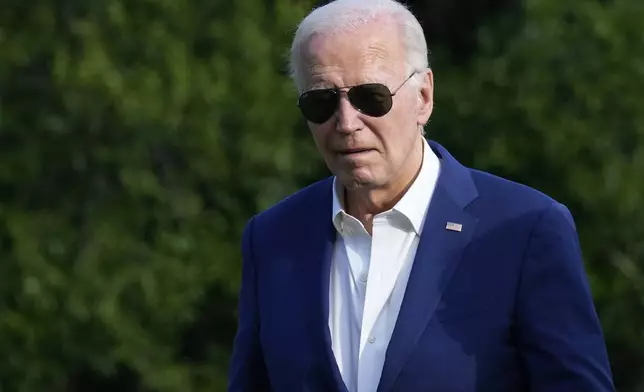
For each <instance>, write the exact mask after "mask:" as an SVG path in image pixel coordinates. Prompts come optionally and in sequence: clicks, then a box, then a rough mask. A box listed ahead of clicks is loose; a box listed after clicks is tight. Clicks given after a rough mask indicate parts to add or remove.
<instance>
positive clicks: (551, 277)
mask: <svg viewBox="0 0 644 392" xmlns="http://www.w3.org/2000/svg"><path fill="white" fill-rule="evenodd" d="M523 262H524V264H523V266H522V275H521V282H520V286H519V290H518V302H517V317H518V325H517V326H518V329H517V331H518V332H517V334H518V336H517V337H518V342H519V350H520V354H521V359H522V361H523V362H524V365H525V369H526V370H527V373H528V379H529V386H530V388H529V389H528V390H529V391H531V392H609V391H611V392H612V391H614V390H615V389H614V386H613V381H612V376H611V370H610V364H609V361H608V356H607V353H606V346H605V342H604V337H603V332H602V329H601V325H600V322H599V319H598V316H597V313H596V311H595V307H594V303H593V298H592V295H591V291H590V287H589V283H588V280H587V277H586V272H585V270H584V266H583V260H582V256H581V250H580V246H579V240H578V236H577V232H576V229H575V224H574V221H573V218H572V216H571V214H570V212H569V211H568V209H567V208H566V207H565V206H563V205H561V204H558V203H555V204H553V205H552V206H551V207H550V208H548V209H547V210H546V211H545V212H544V213H543V215H542V216H541V218H540V220H539V222H538V223H537V224H536V226H535V227H534V229H533V232H532V235H531V238H530V240H529V244H528V247H527V249H526V253H525V258H524V261H523Z"/></svg>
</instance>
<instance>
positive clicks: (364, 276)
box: [360, 275, 367, 283]
mask: <svg viewBox="0 0 644 392" xmlns="http://www.w3.org/2000/svg"><path fill="white" fill-rule="evenodd" d="M360 281H361V282H362V283H366V282H367V275H362V276H361V277H360Z"/></svg>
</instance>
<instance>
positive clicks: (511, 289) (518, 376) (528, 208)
mask: <svg viewBox="0 0 644 392" xmlns="http://www.w3.org/2000/svg"><path fill="white" fill-rule="evenodd" d="M430 145H431V147H432V150H433V151H434V152H435V153H436V155H437V156H438V157H439V158H440V161H441V173H440V176H439V180H438V184H437V188H436V190H435V192H434V196H433V199H432V201H431V204H430V206H429V210H428V214H427V219H426V222H425V226H424V229H423V233H422V235H421V239H420V243H419V246H418V251H417V254H416V258H415V260H414V264H413V268H412V271H411V276H410V278H409V282H408V285H407V289H406V292H405V296H404V300H403V303H402V308H401V310H400V314H399V317H398V320H397V323H396V326H395V330H394V333H393V336H392V338H391V341H390V343H389V347H388V349H387V352H386V359H385V364H384V369H383V371H382V374H381V378H380V383H379V386H378V392H415V391H437V392H457V391H458V392H474V391H477V392H483V391H485V392H488V391H489V392H505V391H532V392H535V391H538V392H606V391H613V390H614V387H613V383H612V380H611V371H610V366H609V362H608V358H607V354H606V348H605V343H604V339H603V336H602V330H601V327H600V323H599V320H598V317H597V314H596V312H595V308H594V305H593V300H592V297H591V292H590V290H589V285H588V281H587V278H586V274H585V271H584V267H583V262H582V257H581V252H580V247H579V243H578V237H577V233H576V230H575V226H574V223H573V219H572V217H571V215H570V213H569V211H568V210H567V209H566V207H564V206H563V205H561V204H559V203H558V202H556V201H555V200H553V199H551V198H549V197H547V196H546V195H544V194H542V193H539V192H537V191H536V190H534V189H531V188H529V187H526V186H523V185H520V184H517V183H514V182H511V181H508V180H504V179H501V178H499V177H495V176H493V175H490V174H487V173H484V172H480V171H476V170H472V169H469V168H466V167H464V166H462V165H461V164H460V163H458V162H457V161H456V160H455V159H454V158H453V157H452V156H451V155H450V154H449V153H448V152H447V151H446V150H445V149H444V148H443V147H442V146H440V145H439V144H437V143H435V142H430ZM331 202H332V180H331V179H330V178H328V179H325V180H323V181H321V182H318V183H316V184H313V185H311V186H309V187H307V188H305V189H303V190H301V191H299V192H298V193H296V194H294V195H292V196H290V197H289V198H287V199H285V200H283V201H281V202H280V203H278V204H277V205H275V206H274V207H272V208H270V209H268V210H267V211H264V212H263V213H261V214H259V215H257V216H255V217H254V218H253V219H251V220H250V222H249V223H248V225H247V227H246V229H245V231H244V236H243V245H242V249H243V278H242V285H241V290H240V299H239V327H238V333H237V336H236V338H235V342H234V351H233V356H232V359H231V365H230V375H229V376H230V377H229V391H230V392H251V391H252V392H255V391H257V392H260V391H275V392H277V391H279V392H282V391H284V392H291V391H293V392H314V391H319V392H344V391H346V387H345V386H344V384H343V382H342V378H341V376H340V373H339V370H338V367H337V365H336V363H335V359H334V356H333V352H332V349H331V337H330V333H329V328H328V311H329V303H328V300H329V287H328V285H329V273H330V265H331V256H332V249H333V243H334V240H335V235H336V232H335V230H334V227H333V225H332V221H331ZM447 222H454V223H460V224H462V225H463V226H462V231H461V232H458V231H451V230H446V229H445V226H446V224H447ZM375 376H377V375H374V377H375Z"/></svg>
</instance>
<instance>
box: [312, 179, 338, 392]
mask: <svg viewBox="0 0 644 392" xmlns="http://www.w3.org/2000/svg"><path fill="white" fill-rule="evenodd" d="M331 192H332V180H328V181H325V186H324V191H323V192H320V194H321V197H320V200H319V202H317V203H316V202H313V203H311V205H313V206H318V208H316V209H312V210H311V216H310V222H320V223H316V224H312V225H308V227H307V228H306V229H304V230H303V231H304V232H308V233H309V236H308V238H306V239H305V240H304V241H302V243H301V244H302V246H301V249H302V261H303V262H306V264H307V265H308V266H309V268H308V271H309V272H308V273H309V275H308V276H307V278H306V280H305V285H306V286H308V287H306V288H307V289H310V290H311V291H310V292H311V295H312V296H313V298H311V302H310V303H311V308H310V309H311V314H310V315H311V324H310V326H311V328H315V329H316V330H317V331H316V335H317V336H320V337H322V344H323V345H324V347H323V355H324V358H323V365H324V372H325V373H326V374H327V375H328V377H329V378H330V379H332V380H333V383H334V386H335V389H334V390H337V391H339V392H346V387H345V385H344V381H342V375H341V374H340V370H339V368H338V365H337V362H336V360H335V356H334V354H333V348H332V342H331V332H330V330H329V279H330V274H331V260H332V257H333V246H334V242H335V236H336V231H335V228H334V227H333V223H332V220H331V203H332V194H331ZM305 291H306V292H309V290H305Z"/></svg>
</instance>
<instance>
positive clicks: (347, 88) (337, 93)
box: [297, 71, 418, 124]
mask: <svg viewBox="0 0 644 392" xmlns="http://www.w3.org/2000/svg"><path fill="white" fill-rule="evenodd" d="M417 73H418V71H414V72H412V73H411V75H409V76H408V77H407V79H405V80H404V81H403V82H402V83H401V84H400V85H399V86H398V87H396V88H395V89H394V90H393V91H391V90H390V89H389V87H388V86H387V85H385V84H384V83H363V84H356V85H353V86H344V87H333V88H321V89H313V90H308V91H305V92H303V93H302V94H300V97H299V98H298V100H297V106H298V107H299V108H300V111H302V105H301V102H302V99H303V97H305V96H306V95H307V94H309V93H311V92H315V91H328V92H332V93H333V95H334V97H335V101H336V108H335V110H334V111H333V112H331V114H330V115H329V116H328V117H327V118H326V119H325V120H324V121H321V122H317V121H312V120H310V119H309V118H307V117H306V116H305V115H304V112H303V111H302V115H304V118H306V119H307V121H310V122H312V123H315V124H323V123H325V122H327V121H329V119H330V118H331V117H333V114H334V113H335V112H336V111H337V110H338V108H337V106H338V102H339V96H340V93H341V92H342V91H346V93H347V98H348V100H349V103H350V104H351V106H352V107H353V108H354V109H355V110H357V111H358V112H360V113H363V114H365V115H367V116H370V117H382V116H384V115H386V114H387V113H389V112H390V111H391V108H392V107H393V100H392V103H391V105H390V106H389V108H388V109H387V111H386V112H385V113H383V114H381V115H378V116H374V115H371V114H368V113H364V111H363V109H360V108H358V107H356V106H355V105H354V103H353V102H352V100H351V96H350V95H349V93H350V91H351V90H352V89H354V88H357V87H365V86H373V85H378V86H382V87H384V89H386V90H387V91H388V92H389V93H388V95H389V97H394V96H395V95H396V94H397V93H398V91H400V89H401V88H402V87H403V86H404V85H405V84H406V83H407V82H408V81H409V80H410V79H411V78H412V77H413V76H414V75H416V74H417Z"/></svg>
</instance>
